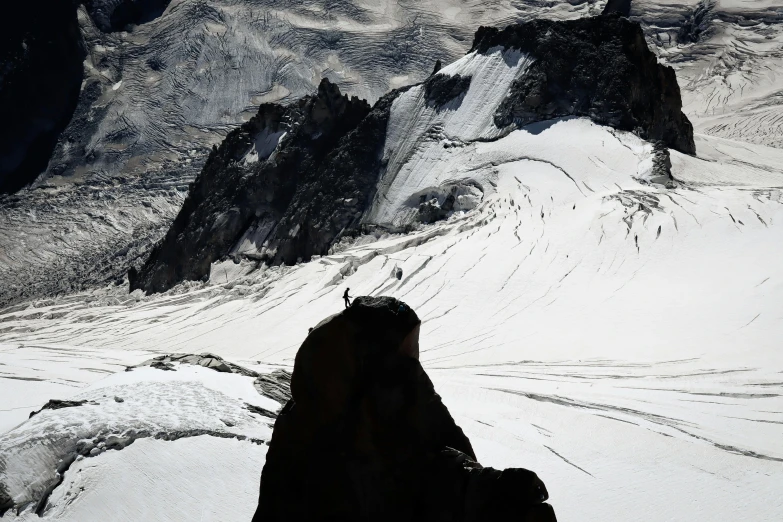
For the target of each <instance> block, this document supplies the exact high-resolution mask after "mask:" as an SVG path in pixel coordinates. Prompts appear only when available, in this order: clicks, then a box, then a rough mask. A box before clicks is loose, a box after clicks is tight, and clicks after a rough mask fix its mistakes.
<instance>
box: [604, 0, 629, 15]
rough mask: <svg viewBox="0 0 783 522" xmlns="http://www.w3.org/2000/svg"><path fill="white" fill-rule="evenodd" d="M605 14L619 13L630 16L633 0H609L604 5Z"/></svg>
mask: <svg viewBox="0 0 783 522" xmlns="http://www.w3.org/2000/svg"><path fill="white" fill-rule="evenodd" d="M602 14H604V15H608V14H619V15H620V16H630V14H631V0H609V1H608V2H606V7H604V10H603V13H602Z"/></svg>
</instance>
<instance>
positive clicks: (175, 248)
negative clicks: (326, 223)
mask: <svg viewBox="0 0 783 522" xmlns="http://www.w3.org/2000/svg"><path fill="white" fill-rule="evenodd" d="M369 110H370V106H369V105H368V104H367V103H366V102H365V101H363V100H359V99H358V98H355V97H354V98H348V97H347V96H344V95H341V94H340V90H339V89H338V88H337V86H335V85H334V84H332V83H330V82H329V81H328V80H324V81H322V82H321V85H320V86H319V88H318V92H317V93H316V94H314V95H312V96H306V97H304V98H302V99H301V100H300V101H299V102H298V103H296V104H293V105H289V106H287V107H283V106H281V105H276V104H264V105H261V107H260V108H259V110H258V114H257V115H256V116H255V117H253V118H252V119H251V120H250V121H249V122H247V123H245V124H244V125H242V126H241V127H240V128H239V129H237V130H235V131H233V132H231V133H230V134H229V135H228V137H227V138H226V139H225V141H224V142H223V143H222V144H221V145H220V148H217V149H213V151H212V153H211V154H210V156H209V158H208V159H207V162H206V165H205V166H204V169H203V170H202V172H201V173H200V174H199V176H198V177H197V178H196V180H195V181H194V182H193V184H192V185H191V188H190V191H189V194H188V198H187V199H186V200H185V203H184V204H183V206H182V209H181V210H180V212H179V215H178V216H177V218H176V219H175V220H174V223H173V224H172V225H171V228H170V229H169V231H168V233H167V234H166V237H165V238H164V239H163V241H162V242H161V243H160V244H158V245H157V246H156V247H155V249H154V250H153V251H152V254H151V255H150V258H149V260H148V261H147V263H146V264H145V265H144V267H143V268H142V270H141V272H139V273H136V271H135V270H131V272H130V274H129V279H130V286H131V289H135V288H143V289H144V290H145V291H147V292H156V291H163V290H167V289H168V288H171V286H173V285H175V284H176V283H178V282H180V281H182V280H185V279H191V280H198V279H203V278H206V277H209V267H210V264H211V263H212V262H213V261H215V260H217V259H219V258H220V257H223V256H225V255H226V254H228V253H229V251H230V250H231V248H232V247H233V246H234V245H235V244H236V242H237V239H238V238H239V237H240V236H241V235H242V234H244V233H245V232H248V231H249V233H250V234H251V238H253V237H258V236H259V235H262V236H266V234H267V233H269V231H270V229H274V228H275V227H276V225H277V224H278V223H280V222H281V219H282V218H283V216H284V215H285V214H286V213H287V211H288V210H289V207H290V204H291V201H292V198H294V195H295V194H296V193H297V191H298V190H299V189H300V184H306V183H307V182H308V178H312V177H314V176H315V175H316V174H317V173H318V169H319V166H320V165H321V164H322V162H323V160H324V158H325V156H326V155H327V154H328V153H330V152H331V151H332V150H333V149H334V148H335V147H336V146H337V144H338V141H339V140H340V138H341V137H343V136H344V135H345V134H346V133H348V132H349V131H351V130H352V129H354V128H355V127H356V126H357V125H358V124H359V122H360V121H361V120H362V119H363V118H364V117H365V116H366V115H367V113H368V112H369ZM324 181H326V179H324ZM332 181H334V182H338V181H339V180H336V179H333V180H332ZM310 183H312V181H310ZM333 187H334V186H333ZM262 239H265V237H262Z"/></svg>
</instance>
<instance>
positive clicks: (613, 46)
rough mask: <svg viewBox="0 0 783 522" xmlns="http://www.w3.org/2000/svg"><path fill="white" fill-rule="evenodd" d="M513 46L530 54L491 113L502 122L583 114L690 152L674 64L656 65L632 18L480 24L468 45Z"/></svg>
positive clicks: (479, 48)
mask: <svg viewBox="0 0 783 522" xmlns="http://www.w3.org/2000/svg"><path fill="white" fill-rule="evenodd" d="M497 45H500V46H504V47H513V48H517V49H520V50H522V51H523V52H526V53H529V54H530V55H532V56H533V58H534V59H535V60H534V61H533V63H532V64H531V65H530V68H529V70H528V72H527V74H525V75H523V76H522V77H520V78H519V79H517V80H516V81H515V82H514V83H513V84H512V86H511V89H510V92H509V95H508V97H507V98H506V99H505V101H504V102H503V103H502V104H501V106H500V107H499V109H498V111H497V113H496V115H495V123H496V124H497V125H498V126H499V127H504V126H507V125H510V124H517V125H519V126H522V125H527V124H529V123H533V122H536V121H542V120H547V119H552V118H557V117H566V116H588V117H590V118H591V119H593V120H594V121H595V122H597V123H600V124H603V125H608V126H611V127H614V128H616V129H620V130H625V131H633V132H635V133H636V134H638V135H639V136H640V137H642V138H644V139H648V140H651V141H662V142H663V143H665V144H666V145H667V146H668V147H671V148H673V149H676V150H678V151H680V152H684V153H686V154H694V153H695V152H696V146H695V144H694V140H693V126H692V125H691V123H690V121H688V118H687V117H686V116H685V115H684V114H683V113H682V98H681V96H680V88H679V85H678V84H677V76H676V74H675V72H674V69H672V68H671V67H667V66H664V65H661V64H659V63H658V61H657V59H656V57H655V55H654V54H653V53H652V51H650V50H649V49H648V47H647V43H646V41H645V39H644V34H643V32H642V29H641V27H640V26H639V24H638V23H636V22H631V21H629V20H627V19H625V18H621V17H618V16H616V15H613V16H599V17H594V18H583V19H580V20H570V21H565V22H553V21H549V20H534V21H532V22H528V23H524V24H521V25H513V26H509V27H507V28H505V29H502V30H500V29H496V28H492V27H482V28H480V29H479V30H478V32H477V33H476V38H475V40H474V43H473V49H474V50H477V51H479V52H486V51H487V50H488V49H490V48H492V47H494V46H497Z"/></svg>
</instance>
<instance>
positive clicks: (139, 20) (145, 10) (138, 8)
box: [84, 0, 171, 32]
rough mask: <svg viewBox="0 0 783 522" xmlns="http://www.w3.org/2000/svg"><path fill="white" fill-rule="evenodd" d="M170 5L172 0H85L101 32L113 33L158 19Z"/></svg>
mask: <svg viewBox="0 0 783 522" xmlns="http://www.w3.org/2000/svg"><path fill="white" fill-rule="evenodd" d="M170 3H171V0H85V2H84V5H85V7H87V10H88V12H89V13H90V17H91V18H92V19H93V20H94V21H95V24H96V25H97V26H98V27H99V28H100V29H101V31H104V32H113V31H123V30H125V29H127V28H128V26H130V25H138V24H143V23H147V22H150V21H152V20H154V19H156V18H157V17H159V16H160V15H161V14H163V11H165V10H166V7H168V5H169V4H170Z"/></svg>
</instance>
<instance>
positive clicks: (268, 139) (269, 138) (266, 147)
mask: <svg viewBox="0 0 783 522" xmlns="http://www.w3.org/2000/svg"><path fill="white" fill-rule="evenodd" d="M285 135H286V132H285V131H278V132H270V131H269V129H267V128H264V129H263V130H262V131H261V132H259V133H258V134H256V136H255V138H253V145H252V147H251V148H250V150H249V151H248V152H247V154H245V156H244V157H243V158H242V163H244V164H246V165H247V164H250V163H258V162H259V161H263V160H265V159H267V158H269V156H271V155H272V153H273V152H274V151H275V149H276V148H277V145H278V143H280V140H282V139H283V138H284V137H285Z"/></svg>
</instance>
